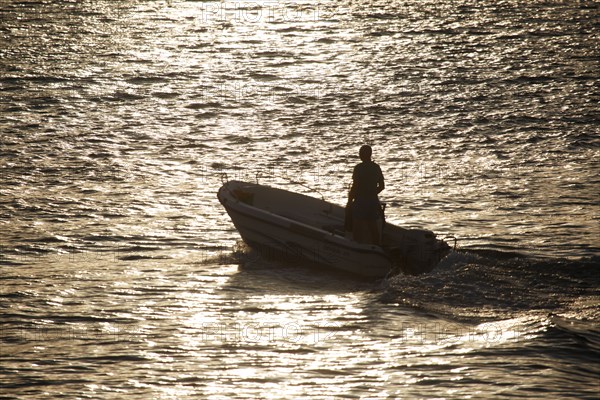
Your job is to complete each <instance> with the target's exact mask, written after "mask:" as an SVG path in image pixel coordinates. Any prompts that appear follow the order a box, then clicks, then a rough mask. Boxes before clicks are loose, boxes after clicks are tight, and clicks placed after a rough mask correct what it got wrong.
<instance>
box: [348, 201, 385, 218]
mask: <svg viewBox="0 0 600 400" xmlns="http://www.w3.org/2000/svg"><path fill="white" fill-rule="evenodd" d="M380 215H381V206H380V205H379V200H378V199H377V196H375V197H371V198H369V197H357V198H356V199H354V203H352V216H353V217H354V218H357V219H371V220H373V219H377V218H379V216H380Z"/></svg>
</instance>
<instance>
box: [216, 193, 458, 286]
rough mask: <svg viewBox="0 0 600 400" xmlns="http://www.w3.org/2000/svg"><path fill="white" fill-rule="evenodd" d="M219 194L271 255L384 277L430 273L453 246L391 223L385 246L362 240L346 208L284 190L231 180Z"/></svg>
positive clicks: (246, 236)
mask: <svg viewBox="0 0 600 400" xmlns="http://www.w3.org/2000/svg"><path fill="white" fill-rule="evenodd" d="M217 196H218V198H219V201H220V202H221V204H222V205H223V206H224V207H225V210H226V211H227V213H228V214H229V216H230V218H231V220H232V221H233V224H234V225H235V227H236V228H237V230H238V231H239V233H240V236H241V237H242V239H243V240H244V241H245V242H246V243H247V244H248V245H249V246H251V247H253V248H256V249H257V250H259V251H261V252H262V253H264V254H265V255H267V256H269V255H273V256H278V257H285V258H294V259H303V260H307V261H309V262H310V263H311V264H316V265H319V266H321V267H325V268H333V269H336V270H340V271H345V272H350V273H352V274H357V275H361V276H365V277H372V278H380V277H385V276H387V275H389V274H390V273H391V272H399V271H402V272H405V273H422V272H427V271H429V270H431V269H432V268H433V267H434V266H435V265H436V264H437V263H438V262H439V260H440V258H441V257H442V256H443V255H445V253H447V249H448V246H447V245H446V243H445V242H443V241H440V240H436V239H435V235H433V233H432V232H430V231H425V230H406V229H403V228H400V227H397V226H394V225H389V224H386V228H385V232H384V246H375V245H370V244H364V243H357V242H355V241H354V240H351V239H348V238H346V235H345V232H344V209H343V208H342V207H340V206H337V205H335V204H331V203H328V202H326V201H324V200H319V199H315V198H313V197H310V196H305V195H301V194H298V193H293V192H288V191H286V190H283V189H276V188H271V187H267V186H262V185H258V184H251V183H246V182H239V181H229V182H227V183H225V184H224V185H223V186H222V187H221V188H220V189H219V192H218V194H217ZM386 243H387V246H386Z"/></svg>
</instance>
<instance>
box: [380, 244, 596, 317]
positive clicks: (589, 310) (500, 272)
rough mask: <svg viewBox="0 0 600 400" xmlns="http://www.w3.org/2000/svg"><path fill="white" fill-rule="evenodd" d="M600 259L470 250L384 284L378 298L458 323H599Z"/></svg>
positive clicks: (391, 279) (451, 255)
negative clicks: (527, 319) (549, 318)
mask: <svg viewBox="0 0 600 400" xmlns="http://www.w3.org/2000/svg"><path fill="white" fill-rule="evenodd" d="M599 272H600V258H598V257H590V258H582V259H579V260H566V259H540V258H533V257H526V256H524V255H522V254H520V253H518V252H502V251H497V250H487V249H480V250H477V249H474V250H468V251H457V252H453V253H451V254H450V255H449V256H448V257H446V258H445V259H444V260H442V262H441V263H440V264H439V265H438V267H437V268H436V269H435V270H434V271H432V272H431V273H430V274H427V275H420V276H405V275H398V276H395V277H392V278H390V279H389V280H387V281H385V282H384V284H383V292H382V294H381V296H380V299H381V300H382V301H384V302H386V303H392V302H396V303H400V304H405V305H410V306H412V307H417V308H420V309H423V310H425V311H427V312H432V313H436V314H441V315H445V316H449V317H451V318H454V319H458V320H472V321H482V320H497V319H506V318H513V317H518V316H522V315H531V314H532V313H533V314H539V315H549V314H550V315H559V316H564V317H568V318H575V319H583V320H595V321H598V320H600V311H599V310H598V307H597V305H598V303H599V302H600V290H599V289H598V288H599V287H600V274H599Z"/></svg>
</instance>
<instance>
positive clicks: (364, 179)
mask: <svg viewBox="0 0 600 400" xmlns="http://www.w3.org/2000/svg"><path fill="white" fill-rule="evenodd" d="M372 153H373V149H372V148H371V146H369V145H363V146H361V148H360V150H359V152H358V155H359V157H360V159H361V163H359V164H357V165H356V166H355V167H354V171H353V172H352V186H351V187H350V191H349V192H348V206H349V207H351V210H352V235H353V237H354V240H356V241H357V242H359V243H370V244H376V245H381V235H380V233H379V229H378V227H377V219H378V218H380V217H381V205H380V204H379V198H378V197H377V195H378V194H379V193H381V191H382V190H383V189H385V183H384V179H383V173H382V172H381V168H380V167H379V165H378V164H376V163H375V162H373V161H372V160H371V155H372Z"/></svg>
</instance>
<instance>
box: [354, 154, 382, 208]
mask: <svg viewBox="0 0 600 400" xmlns="http://www.w3.org/2000/svg"><path fill="white" fill-rule="evenodd" d="M352 180H353V197H354V198H353V200H354V203H353V204H352V216H353V217H354V218H359V219H369V220H375V219H377V218H379V216H380V215H381V208H380V205H379V199H378V198H377V194H378V193H379V192H380V191H381V189H382V188H383V186H380V184H383V173H382V172H381V168H380V167H379V165H377V164H375V163H374V162H373V161H363V162H361V163H360V164H358V165H357V166H356V167H354V172H353V173H352Z"/></svg>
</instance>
